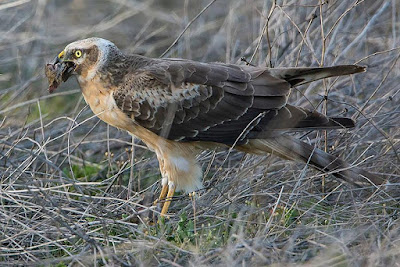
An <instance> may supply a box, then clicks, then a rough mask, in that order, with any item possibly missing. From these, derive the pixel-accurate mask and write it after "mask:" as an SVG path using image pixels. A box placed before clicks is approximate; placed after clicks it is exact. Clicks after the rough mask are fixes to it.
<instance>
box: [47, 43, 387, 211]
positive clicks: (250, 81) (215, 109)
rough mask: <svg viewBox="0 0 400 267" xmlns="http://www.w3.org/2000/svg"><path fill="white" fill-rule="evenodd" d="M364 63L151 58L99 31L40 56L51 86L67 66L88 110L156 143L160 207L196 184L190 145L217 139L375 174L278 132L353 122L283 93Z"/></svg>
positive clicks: (215, 143) (324, 166)
mask: <svg viewBox="0 0 400 267" xmlns="http://www.w3.org/2000/svg"><path fill="white" fill-rule="evenodd" d="M364 71H365V68H364V67H361V66H357V65H342V66H334V67H325V68H265V67H254V66H248V65H246V66H243V65H235V64H224V63H216V62H215V63H203V62H196V61H191V60H186V59H175V58H167V59H154V58H148V57H144V56H140V55H126V54H124V53H123V52H121V51H120V50H119V49H118V48H117V46H116V45H114V44H113V43H112V42H110V41H108V40H105V39H101V38H89V39H84V40H79V41H76V42H73V43H71V44H69V45H67V46H66V47H65V49H64V50H63V51H62V52H61V53H60V54H59V55H58V56H57V57H56V59H55V61H54V62H53V63H51V64H47V65H46V76H47V77H48V80H49V84H50V86H49V91H50V92H53V91H54V90H55V89H56V88H57V87H58V86H59V85H60V84H61V83H62V82H63V81H66V80H67V79H68V78H69V77H70V76H72V75H76V76H77V79H78V82H79V84H80V87H81V90H82V94H83V96H84V98H85V101H86V103H87V104H88V105H89V106H90V108H91V109H92V111H93V113H94V114H96V115H97V116H98V117H99V118H100V119H101V120H103V121H105V122H106V123H108V124H110V125H112V126H114V127H117V128H119V129H123V130H126V131H128V132H129V133H130V134H131V135H134V136H135V137H138V138H140V139H141V140H142V141H143V142H144V143H145V144H146V145H147V146H148V147H149V149H150V150H152V151H154V152H155V153H156V155H157V158H158V161H159V167H160V171H161V176H162V179H161V184H162V189H161V193H160V197H159V200H165V202H164V205H163V208H162V211H161V216H164V215H165V214H166V213H167V211H168V208H169V205H170V202H171V198H172V197H173V195H174V193H175V191H176V190H183V191H185V192H188V193H190V192H193V191H196V190H198V189H200V188H201V187H202V169H201V167H200V165H199V163H198V162H197V160H196V155H197V154H198V153H199V152H200V151H202V150H205V149H214V148H218V147H225V148H228V147H234V148H235V149H237V150H239V151H244V152H247V153H253V154H266V153H272V154H274V155H277V156H279V157H282V158H284V159H289V160H295V161H303V162H305V163H309V164H311V165H312V166H314V167H315V168H317V169H319V170H321V171H324V172H331V173H333V175H335V176H336V177H338V178H340V179H343V180H346V181H348V182H350V183H355V184H359V183H362V182H369V183H373V184H381V183H383V180H382V179H381V178H380V177H378V176H376V175H374V174H371V173H369V172H367V171H365V170H363V169H361V168H358V167H354V166H351V165H350V164H348V163H346V162H344V161H343V160H341V159H339V158H337V157H335V156H333V155H330V154H328V153H326V152H324V151H322V150H320V149H318V148H315V147H314V146H312V145H310V144H307V143H305V142H303V141H301V140H299V139H296V138H294V137H292V136H290V135H288V134H287V132H289V131H301V130H321V129H324V130H328V129H345V128H352V127H354V121H353V120H352V119H350V118H338V117H334V118H333V117H332V118H330V117H327V116H325V115H323V114H321V113H319V112H316V111H311V110H308V109H305V108H301V107H296V106H293V105H290V104H288V103H287V101H288V97H289V94H290V91H291V88H292V87H293V86H297V85H302V84H305V83H309V82H312V81H315V80H319V79H323V78H327V77H333V76H341V75H349V74H354V73H359V72H364Z"/></svg>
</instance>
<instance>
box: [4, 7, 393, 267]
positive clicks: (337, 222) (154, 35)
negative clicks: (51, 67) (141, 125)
mask: <svg viewBox="0 0 400 267" xmlns="http://www.w3.org/2000/svg"><path fill="white" fill-rule="evenodd" d="M399 16H400V3H399V2H398V1H397V0H386V1H383V0H352V1H340V0H330V1H324V0H308V1H303V0H301V1H299V0H276V1H272V0H268V1H261V0H234V1H230V0H196V1H195V0H181V1H178V0H172V1H162V0H152V1H134V0H86V1H83V0H69V1H65V0H53V1H52V0H16V1H9V0H5V1H1V2H0V32H1V34H0V179H1V180H0V181H1V183H0V262H2V263H1V265H13V266H15V265H30V264H41V265H57V266H88V265H96V264H99V265H110V266H112V265H117V266H118V265H121V266H132V265H142V266H149V265H162V266H164V265H165V266H168V265H175V266H180V265H190V264H191V265H194V264H197V265H226V264H231V265H233V266H236V265H243V266H246V265H259V264H261V265H266V264H275V265H276V266H280V265H283V266H287V265H291V264H304V265H307V266H319V264H320V263H321V262H325V264H328V265H332V266H333V265H343V266H346V265H356V266H377V265H386V266H389V265H393V264H396V263H397V264H398V263H399V262H400V252H399V251H400V248H399V245H400V243H399V237H400V228H399V221H398V220H399V219H398V213H399V207H400V206H399V203H398V196H397V194H398V191H399V190H398V182H397V181H398V179H399V177H400V167H399V166H400V165H399V163H400V157H399V152H398V150H399V148H400V144H399V140H400V139H399V138H400V127H399V125H400V116H399V112H400V97H399V91H400V85H399V81H400V75H399V74H400V63H399V61H398V60H399V57H400V30H399V29H400V18H399ZM93 36H95V37H102V38H105V39H108V40H110V41H112V42H114V43H115V44H116V45H117V46H118V47H119V48H120V49H121V50H123V51H124V52H126V53H137V54H141V55H145V56H149V57H183V58H188V59H193V60H199V61H206V62H207V61H220V62H227V63H237V64H245V62H244V61H247V62H249V63H251V64H254V65H260V66H267V67H289V66H290V67H294V66H331V65H338V64H360V65H364V66H367V67H368V68H367V72H366V73H362V74H358V75H354V76H348V77H341V78H331V79H326V80H325V81H318V82H314V83H312V84H309V85H305V86H301V87H299V88H296V89H294V90H293V92H292V95H291V100H290V103H292V104H295V105H300V106H303V107H307V108H310V109H317V110H319V111H322V112H326V113H327V114H328V115H331V116H338V115H340V116H347V117H352V118H353V119H355V120H356V121H357V127H356V129H352V130H351V131H334V132H329V133H328V134H327V139H326V140H327V142H326V148H327V149H328V150H329V151H330V152H331V153H333V154H335V155H337V156H340V157H342V158H344V159H346V160H347V161H348V162H349V163H352V164H354V165H358V166H361V167H363V168H365V169H367V170H368V171H370V172H373V173H377V174H380V175H382V176H384V177H385V178H387V179H389V180H390V181H391V184H390V185H388V186H386V187H382V188H377V187H373V186H369V187H368V186H367V187H365V188H361V189H360V188H355V187H353V186H351V185H348V184H345V183H343V182H341V181H337V180H336V179H335V178H334V177H333V176H332V175H323V174H321V173H320V172H317V171H315V170H313V169H312V168H311V167H308V166H305V165H304V164H297V163H293V162H287V161H284V160H280V159H278V158H276V157H274V156H264V157H260V156H251V155H245V154H242V153H238V152H234V151H229V152H227V151H206V152H204V153H202V154H201V155H199V160H200V162H201V163H202V165H203V170H204V172H205V178H204V184H205V189H204V190H202V191H200V192H198V193H197V197H196V198H195V199H191V198H189V197H188V196H187V195H184V194H182V195H177V197H176V201H175V202H173V204H172V206H171V208H170V212H171V218H170V219H169V220H167V221H165V222H164V223H162V224H153V223H152V221H153V220H154V217H153V210H157V209H156V207H154V206H153V205H152V201H153V200H154V198H155V196H157V194H158V192H159V190H160V186H159V183H158V181H159V179H160V175H159V172H158V163H157V160H156V158H155V155H153V153H151V152H150V151H148V150H147V148H146V147H145V146H144V145H143V143H141V142H140V140H132V138H131V137H130V136H129V135H128V134H127V133H125V132H122V131H119V130H117V129H115V128H112V127H109V126H107V125H106V124H105V123H103V122H101V121H99V119H98V118H96V117H95V116H94V115H93V113H92V112H91V111H90V109H89V108H88V107H87V106H86V104H85V102H84V100H83V98H82V96H81V93H80V89H79V86H78V84H77V82H76V80H75V79H69V80H68V81H67V82H66V83H64V84H62V85H61V86H60V87H59V88H58V89H57V91H56V92H55V93H54V94H52V95H49V94H48V92H47V88H48V84H47V80H46V79H45V77H44V66H45V64H46V63H49V62H51V61H52V60H53V59H54V57H55V56H56V55H58V53H59V52H60V51H62V50H63V49H64V47H65V46H66V45H67V44H68V43H70V42H73V41H75V40H78V39H83V38H87V37H93ZM299 137H301V138H303V140H304V141H307V142H310V143H313V144H316V145H317V146H320V147H322V148H324V147H325V138H324V135H323V133H301V135H299ZM228 156H229V157H228ZM155 213H157V212H155Z"/></svg>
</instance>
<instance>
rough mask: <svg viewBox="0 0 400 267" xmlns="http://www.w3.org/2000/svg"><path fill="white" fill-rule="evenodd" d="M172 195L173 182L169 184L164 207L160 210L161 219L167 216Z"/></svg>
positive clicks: (173, 191) (173, 190)
mask: <svg viewBox="0 0 400 267" xmlns="http://www.w3.org/2000/svg"><path fill="white" fill-rule="evenodd" d="M174 194H175V185H174V183H173V182H169V185H168V194H167V198H166V199H165V203H164V206H163V208H162V210H161V217H164V216H165V214H167V212H168V208H169V205H171V201H172V197H173V196H174Z"/></svg>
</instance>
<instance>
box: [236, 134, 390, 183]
mask: <svg viewBox="0 0 400 267" xmlns="http://www.w3.org/2000/svg"><path fill="white" fill-rule="evenodd" d="M238 149H240V150H242V151H245V152H248V153H253V154H265V153H272V154H275V155H277V156H279V157H281V158H284V159H289V160H294V161H302V162H305V163H309V164H311V165H312V166H314V167H315V168H317V169H319V170H321V171H324V172H332V174H333V175H335V176H336V177H338V178H340V179H343V180H345V181H347V182H349V183H352V184H356V185H361V184H362V183H364V184H365V183H373V184H375V185H379V184H383V183H384V182H385V180H384V179H382V178H381V177H379V176H377V175H375V174H372V173H369V172H368V171H365V170H363V169H361V168H358V167H355V166H351V165H350V164H348V163H346V162H344V161H343V160H341V159H339V158H337V157H335V156H333V155H331V154H328V153H326V152H324V151H322V150H320V149H318V148H315V147H314V146H312V145H309V144H307V143H305V142H302V141H301V140H299V139H296V138H294V137H291V136H288V135H281V136H277V137H272V138H268V139H253V140H249V142H248V143H247V144H246V145H242V146H240V147H239V148H238Z"/></svg>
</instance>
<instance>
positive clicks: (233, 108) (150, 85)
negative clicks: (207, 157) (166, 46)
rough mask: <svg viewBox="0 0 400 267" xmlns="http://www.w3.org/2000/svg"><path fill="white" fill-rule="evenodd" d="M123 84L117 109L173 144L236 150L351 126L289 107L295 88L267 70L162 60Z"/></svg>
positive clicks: (118, 95) (345, 122)
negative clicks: (305, 131)
mask: <svg viewBox="0 0 400 267" xmlns="http://www.w3.org/2000/svg"><path fill="white" fill-rule="evenodd" d="M128 65H129V64H128ZM121 84H122V85H121V86H120V87H119V88H118V90H117V91H115V92H114V99H115V101H116V104H117V106H118V107H119V108H120V109H121V110H122V111H123V112H125V113H126V114H127V115H129V116H130V117H131V118H132V119H133V120H135V122H136V123H137V124H139V125H141V126H143V127H145V128H147V129H149V130H151V131H153V132H155V133H157V134H159V135H162V136H164V137H166V138H168V139H171V140H183V141H210V142H218V143H224V144H227V145H231V144H234V143H237V144H241V143H244V142H246V141H247V139H248V138H260V137H267V136H269V135H270V134H271V132H273V131H274V130H286V129H293V128H296V129H301V128H310V127H316V126H321V125H326V126H327V127H328V126H332V125H335V126H336V127H337V126H338V125H340V124H343V123H344V124H347V123H348V122H347V121H343V120H339V121H337V122H336V123H334V122H332V121H330V120H329V119H328V118H327V117H325V116H323V115H322V114H320V113H317V112H311V111H308V110H305V109H302V108H297V107H293V106H290V105H287V99H288V95H289V93H290V87H291V85H290V84H289V83H288V82H287V81H286V80H285V79H283V78H281V77H277V75H275V74H274V75H272V74H271V72H270V70H268V69H266V68H257V67H252V66H238V65H233V64H223V63H200V62H194V61H189V60H180V59H158V60H153V61H152V62H151V63H149V64H147V65H145V66H142V67H141V68H140V69H136V70H135V72H133V73H131V74H128V75H126V77H125V78H124V81H123V82H122V83H121ZM349 125H350V124H349Z"/></svg>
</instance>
